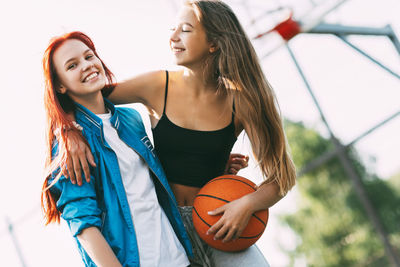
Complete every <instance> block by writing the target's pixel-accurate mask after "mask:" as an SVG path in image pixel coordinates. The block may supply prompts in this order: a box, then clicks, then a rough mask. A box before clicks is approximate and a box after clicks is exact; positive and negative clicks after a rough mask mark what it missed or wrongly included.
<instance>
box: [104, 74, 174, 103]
mask: <svg viewBox="0 0 400 267" xmlns="http://www.w3.org/2000/svg"><path fill="white" fill-rule="evenodd" d="M165 81H166V74H165V71H162V70H159V71H152V72H148V73H144V74H140V75H137V76H135V77H132V78H130V79H128V80H125V81H122V82H120V83H118V84H117V85H116V86H115V88H114V90H113V91H112V93H111V94H110V95H109V96H108V98H109V99H110V100H111V102H113V103H114V104H129V103H142V104H144V105H145V106H147V107H148V108H151V109H154V108H155V103H157V102H158V101H157V100H158V99H159V98H160V97H161V98H162V97H163V95H164V94H163V93H162V92H164V87H165ZM162 99H163V98H162Z"/></svg>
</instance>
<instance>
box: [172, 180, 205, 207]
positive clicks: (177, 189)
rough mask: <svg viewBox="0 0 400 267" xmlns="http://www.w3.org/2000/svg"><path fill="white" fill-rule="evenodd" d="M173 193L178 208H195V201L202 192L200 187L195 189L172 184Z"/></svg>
mask: <svg viewBox="0 0 400 267" xmlns="http://www.w3.org/2000/svg"><path fill="white" fill-rule="evenodd" d="M170 186H171V189H172V192H174V195H175V198H176V201H177V202H178V206H180V207H183V206H193V202H194V199H195V197H196V195H197V193H198V192H199V191H200V187H193V186H187V185H181V184H174V183H170Z"/></svg>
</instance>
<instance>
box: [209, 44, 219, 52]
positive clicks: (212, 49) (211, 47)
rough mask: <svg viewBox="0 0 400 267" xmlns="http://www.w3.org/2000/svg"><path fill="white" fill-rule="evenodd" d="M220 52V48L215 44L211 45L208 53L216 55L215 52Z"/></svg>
mask: <svg viewBox="0 0 400 267" xmlns="http://www.w3.org/2000/svg"><path fill="white" fill-rule="evenodd" d="M217 50H218V46H217V45H216V44H214V43H211V44H210V48H209V49H208V51H209V52H210V53H214V52H215V51H217Z"/></svg>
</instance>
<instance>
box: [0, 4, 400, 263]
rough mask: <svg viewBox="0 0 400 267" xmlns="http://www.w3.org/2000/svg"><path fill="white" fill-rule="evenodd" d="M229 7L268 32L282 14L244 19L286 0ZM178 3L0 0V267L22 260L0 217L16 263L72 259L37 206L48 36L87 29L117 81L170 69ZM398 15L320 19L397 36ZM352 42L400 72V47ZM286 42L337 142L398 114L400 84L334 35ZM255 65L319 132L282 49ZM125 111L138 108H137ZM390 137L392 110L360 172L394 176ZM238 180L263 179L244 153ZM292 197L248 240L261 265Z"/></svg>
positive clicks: (375, 7) (390, 10) (365, 10)
mask: <svg viewBox="0 0 400 267" xmlns="http://www.w3.org/2000/svg"><path fill="white" fill-rule="evenodd" d="M227 2H228V3H230V4H231V6H232V8H233V9H234V11H235V12H236V13H237V15H238V17H239V19H240V21H241V22H242V24H243V25H244V26H245V29H246V31H247V32H248V34H249V36H255V34H256V33H259V32H260V31H266V30H268V29H270V27H271V26H272V25H274V23H276V22H277V21H279V19H280V18H281V17H282V14H283V13H279V12H276V13H273V14H270V16H268V17H264V18H263V19H260V20H259V21H258V22H257V23H255V24H253V25H250V19H249V18H250V17H257V16H258V15H260V14H262V13H264V11H265V10H267V9H271V8H274V7H276V6H277V3H283V4H285V3H288V2H290V1H283V0H281V1H260V0H259V1H256V0H253V1H247V2H248V3H250V7H248V8H246V7H244V6H243V5H242V4H241V3H242V2H241V1H233V0H232V1H227ZM315 2H320V1H315ZM177 3H178V1H172V0H171V1H167V0H148V1H133V0H131V1H128V0H115V1H106V0H84V1H82V0H80V1H78V0H68V1H66V0H58V1H51V0H36V1H27V0H15V1H4V0H2V1H0V25H1V26H0V29H1V33H2V38H1V42H0V58H1V60H2V62H1V63H2V64H0V73H1V81H2V96H3V100H2V105H0V112H1V114H3V124H2V125H3V126H2V131H1V132H0V147H1V150H0V157H1V160H0V164H1V165H0V167H1V168H0V169H1V171H2V175H1V182H2V185H3V186H1V187H0V251H1V253H0V255H1V257H0V265H1V266H22V265H21V263H20V258H19V256H18V253H17V250H16V249H15V247H14V245H13V244H14V243H13V237H12V236H11V235H10V234H9V231H8V228H7V224H6V220H7V218H8V219H9V220H10V221H11V222H12V223H13V225H14V228H13V230H14V233H15V235H14V238H15V239H14V240H16V242H17V243H18V244H19V248H20V251H21V255H22V257H23V259H24V261H25V265H26V266H40V267H46V266H82V263H81V260H80V257H79V255H78V252H77V250H76V247H75V244H74V242H73V240H72V238H71V237H70V234H69V230H68V229H67V228H66V226H65V224H64V223H62V224H61V225H60V226H57V225H51V226H48V227H44V226H43V219H42V217H41V213H40V207H39V197H40V190H41V184H42V182H43V166H44V152H45V143H44V126H45V119H44V108H43V78H42V68H41V58H42V55H43V52H44V50H45V48H46V45H47V44H48V42H49V40H50V38H51V37H52V36H55V35H59V34H62V33H65V32H68V31H72V30H80V31H83V32H85V33H87V34H88V35H89V36H90V37H92V39H93V41H94V43H95V44H96V47H97V49H98V53H99V54H100V56H101V57H102V59H103V60H104V62H106V64H107V65H108V66H109V68H110V69H111V70H112V71H113V72H114V74H115V75H116V77H117V80H123V79H126V78H129V77H130V76H132V75H135V74H138V73H142V72H145V71H148V70H154V69H165V68H173V67H174V66H173V65H172V57H171V55H170V52H169V47H168V36H169V33H170V32H169V28H170V26H171V23H172V21H173V19H172V18H173V15H174V12H175V11H176V7H177V5H178V4H177ZM308 3H309V1H307V0H304V1H296V6H295V9H294V10H295V11H296V12H298V13H294V15H295V17H296V16H297V17H299V18H300V17H301V18H304V19H305V20H306V18H307V16H306V15H307V14H308V15H310V14H312V12H313V11H312V10H311V9H310V7H309V4H308ZM310 10H311V11H310ZM399 11H400V3H399V2H398V1H397V0H381V1H376V0H375V1H373V0H349V1H347V2H345V3H344V4H343V5H342V6H341V7H340V8H338V9H337V10H335V11H334V12H331V13H330V14H329V15H328V16H327V17H326V21H327V22H330V23H340V24H343V25H353V26H368V27H382V26H384V25H386V24H391V26H392V27H393V28H394V30H395V32H396V33H397V36H398V37H400V17H399V16H398V12H399ZM350 40H351V41H352V42H354V43H355V44H357V45H358V46H359V47H361V48H362V49H364V50H365V51H367V52H368V53H370V54H371V55H373V56H374V57H375V58H377V59H379V60H380V61H381V62H382V63H384V64H385V65H387V66H388V67H390V68H391V69H392V70H394V71H395V72H397V73H400V59H399V54H398V53H397V52H396V51H395V50H394V48H393V47H392V46H391V43H390V42H389V41H387V40H386V39H385V38H383V37H366V36H363V37H351V38H350ZM253 44H254V46H255V47H256V50H257V52H258V54H259V57H260V58H263V55H264V54H265V52H266V51H267V50H268V47H269V45H270V43H268V41H267V39H259V40H254V41H253ZM289 45H290V47H291V48H292V49H293V51H294V53H295V55H296V57H297V59H298V61H299V64H300V65H301V67H302V69H303V71H304V73H305V75H306V76H307V78H308V79H309V82H310V84H311V86H312V88H313V90H314V93H315V95H316V97H317V99H318V100H319V101H320V105H321V106H322V109H323V111H324V113H325V116H326V118H327V121H328V122H329V124H330V126H331V128H332V130H333V132H334V134H335V135H336V136H337V137H338V138H339V140H341V141H342V142H343V143H344V144H347V143H349V142H351V141H352V140H353V139H354V138H356V137H357V136H359V135H360V134H362V133H363V132H365V131H367V130H368V129H369V128H371V127H373V126H374V125H375V124H377V123H379V122H380V121H382V120H383V119H385V118H386V117H388V116H390V115H392V114H394V113H395V112H398V111H399V110H400V104H399V103H400V102H399V99H400V90H399V89H400V81H399V80H398V79H396V78H394V77H393V76H391V75H389V74H387V73H386V72H384V71H382V70H381V69H379V68H378V67H377V66H376V65H374V64H373V63H371V62H370V61H369V60H367V59H366V58H364V57H362V56H360V55H359V54H358V53H356V52H355V51H354V50H352V49H350V48H349V47H348V46H347V45H346V44H344V43H343V42H341V41H340V40H338V39H337V38H335V37H333V36H327V35H310V34H301V35H299V36H296V37H295V38H294V39H293V40H291V41H290V42H289ZM261 63H262V66H263V69H264V72H265V74H266V76H267V78H268V80H269V81H270V83H271V84H272V86H273V88H274V90H275V92H276V95H277V98H278V101H279V104H280V108H281V111H282V114H283V116H285V117H286V118H289V119H291V120H294V121H302V122H304V123H305V124H306V125H307V126H309V127H313V128H315V129H318V130H319V131H320V132H321V134H323V135H325V136H327V131H326V129H325V127H324V125H323V124H322V123H321V120H320V117H319V114H318V112H317V110H316V109H315V107H314V105H313V103H312V100H311V98H310V96H309V94H308V93H307V90H306V88H305V87H304V84H303V82H302V80H301V78H300V76H299V75H298V73H297V70H296V68H295V66H294V64H293V62H292V61H291V59H290V57H289V55H288V52H287V50H286V49H285V48H284V47H282V48H280V49H278V50H277V51H275V52H274V53H273V54H271V55H270V56H268V57H265V58H263V59H262V61H261ZM135 107H137V108H139V109H140V110H142V111H143V109H142V107H138V106H135ZM144 116H145V114H144ZM399 133H400V117H399V116H398V117H397V118H396V119H393V120H392V121H390V122H389V123H387V124H385V125H384V126H383V127H381V128H379V129H378V130H376V131H374V132H373V133H371V134H370V135H368V136H367V137H366V138H364V139H362V140H361V141H359V142H357V144H356V148H357V150H358V151H359V153H360V155H361V156H362V158H363V160H364V162H365V163H366V165H367V167H368V169H369V170H370V171H371V172H376V173H377V174H378V175H379V176H381V177H382V178H384V179H385V178H388V177H390V176H391V175H393V174H395V173H397V172H399V171H400V164H399V162H398V153H396V152H397V151H398V150H399V148H400V140H399V138H398V136H399ZM234 151H235V152H241V153H244V154H250V155H251V152H250V150H249V145H248V140H247V139H246V137H245V136H241V137H239V138H238V142H237V143H236V144H235V147H234ZM240 175H243V176H245V177H247V178H250V179H252V180H254V181H255V182H259V181H261V178H260V173H259V171H258V169H256V168H255V166H254V161H253V160H252V161H251V162H250V166H249V167H248V168H247V169H245V170H242V171H241V172H240ZM300 179H301V178H300ZM297 197H298V196H297V192H296V189H294V190H292V191H291V192H290V193H289V194H288V195H287V196H286V197H285V198H284V199H283V200H281V201H280V202H279V203H277V204H276V205H275V206H273V207H272V208H271V209H270V220H269V223H268V226H267V229H266V231H265V233H264V234H263V236H262V237H261V239H260V240H259V241H258V242H257V245H258V246H259V248H260V249H261V251H262V252H263V253H264V255H265V257H266V258H267V260H268V261H269V262H270V264H271V266H287V265H288V263H289V259H288V253H287V252H284V251H283V250H292V249H294V248H295V246H296V244H297V243H298V242H300V239H299V238H298V237H296V236H295V235H294V233H293V232H292V231H291V230H290V229H289V228H288V227H287V226H285V225H283V224H282V223H281V222H280V221H279V219H278V218H279V216H280V215H281V214H286V213H290V212H294V211H295V210H296V198H297ZM55 262H57V264H55ZM295 265H296V266H304V265H305V264H304V259H302V258H299V259H297V260H296V262H295Z"/></svg>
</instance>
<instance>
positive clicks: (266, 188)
mask: <svg viewBox="0 0 400 267" xmlns="http://www.w3.org/2000/svg"><path fill="white" fill-rule="evenodd" d="M281 198H282V196H280V195H279V187H278V185H277V184H276V183H263V184H262V185H261V186H260V187H259V188H258V189H257V190H256V191H255V192H254V193H250V194H248V195H245V196H243V197H241V198H239V199H237V200H234V201H232V202H230V203H228V204H226V205H223V206H221V207H219V208H217V209H215V210H213V211H210V212H209V213H208V214H210V215H218V214H223V215H222V217H221V218H220V219H219V220H218V222H216V223H215V224H214V225H213V226H212V227H211V228H210V229H209V230H208V232H207V234H215V237H214V238H215V239H222V238H223V240H222V241H223V242H229V241H231V240H235V239H237V238H238V237H239V236H240V235H241V234H242V232H243V230H244V229H245V228H246V226H247V224H248V222H249V220H250V218H251V216H252V214H253V213H254V212H257V211H259V210H263V209H267V208H270V207H271V206H273V205H274V204H275V203H276V202H278V201H279V200H280V199H281Z"/></svg>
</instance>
